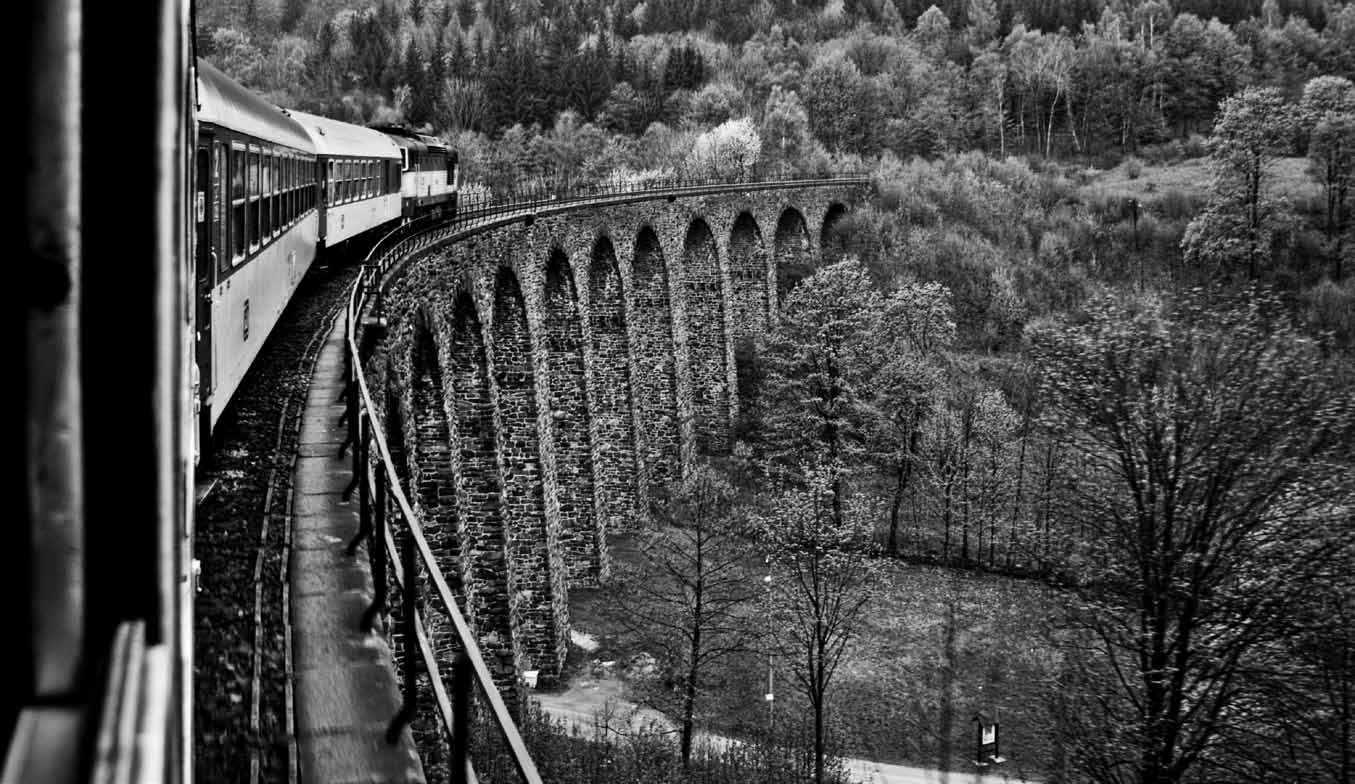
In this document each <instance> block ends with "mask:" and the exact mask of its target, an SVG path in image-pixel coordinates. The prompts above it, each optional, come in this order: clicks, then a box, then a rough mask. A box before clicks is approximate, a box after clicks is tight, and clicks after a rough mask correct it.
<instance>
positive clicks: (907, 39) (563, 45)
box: [198, 0, 1355, 168]
mask: <svg viewBox="0 0 1355 784" xmlns="http://www.w3.org/2000/svg"><path fill="white" fill-rule="evenodd" d="M200 17H201V19H200V23H199V42H198V45H199V50H200V53H202V54H203V55H205V56H207V57H208V58H210V59H212V60H213V61H214V62H216V63H217V64H218V65H220V66H221V67H222V68H223V69H224V70H226V71H227V72H228V73H230V74H232V75H233V76H235V77H236V78H238V79H240V80H242V81H243V82H244V83H245V84H246V85H248V86H250V87H253V88H256V89H259V90H261V91H263V92H265V93H268V94H270V95H272V96H273V97H274V99H275V100H277V101H278V102H279V103H283V104H287V105H294V106H298V107H300V108H304V109H309V110H313V111H320V112H323V113H327V114H331V115H333V116H337V117H342V118H347V119H351V120H355V121H372V120H382V121H391V120H399V121H405V122H408V123H410V124H412V125H415V126H426V127H427V128H428V129H429V130H431V131H434V132H441V133H447V134H455V133H462V132H473V133H475V134H482V135H484V136H485V137H497V136H500V135H501V134H503V133H505V132H506V131H508V130H509V129H511V128H513V127H515V126H522V127H523V128H524V129H527V130H525V131H524V132H525V133H531V130H530V129H532V128H533V127H539V128H543V129H545V128H551V127H553V126H554V125H555V123H556V118H557V117H558V115H559V114H560V113H562V112H566V111H567V112H571V113H573V114H574V116H576V117H577V118H578V120H579V122H580V124H582V125H585V126H588V125H593V126H596V127H598V128H601V129H603V130H606V131H608V132H611V133H613V134H617V135H621V136H624V137H628V138H630V139H632V140H633V139H634V138H636V137H639V136H641V135H642V134H644V133H645V131H646V130H647V129H648V128H649V127H650V126H651V125H652V124H654V123H661V124H662V125H663V126H664V127H665V128H671V129H677V130H694V131H696V132H700V131H703V130H707V129H709V128H712V127H714V126H717V125H719V124H721V123H723V122H725V121H727V120H731V119H739V118H742V117H746V118H748V119H749V120H750V121H751V122H752V123H753V124H754V125H755V126H758V127H765V126H766V125H767V124H768V122H769V121H771V120H770V118H769V116H770V114H771V113H772V112H773V111H774V110H777V109H780V108H782V107H783V105H784V101H785V99H786V98H787V97H788V96H791V95H794V96H795V100H796V101H798V102H799V104H800V106H801V108H802V109H803V110H804V112H805V116H806V118H807V119H808V123H809V129H808V130H809V132H810V137H811V138H810V139H809V141H810V143H811V145H812V146H821V147H822V149H824V150H826V151H828V152H830V153H853V154H860V155H874V154H877V153H879V152H882V151H890V152H893V153H894V154H895V155H898V156H900V157H903V158H907V157H909V156H911V155H925V156H930V155H935V154H939V153H942V152H945V151H953V150H966V149H982V150H988V151H993V152H997V153H999V154H1003V155H1005V154H1006V153H1008V152H1028V153H1039V154H1041V155H1045V156H1049V155H1103V154H1112V155H1114V154H1120V153H1125V152H1136V151H1139V150H1141V149H1142V148H1143V147H1144V146H1145V145H1155V144H1160V143H1162V142H1166V141H1170V140H1171V139H1184V138H1188V137H1189V136H1191V135H1192V134H1197V133H1206V132H1208V131H1209V129H1210V128H1211V127H1212V126H1213V123H1214V120H1215V113H1216V109H1217V107H1218V105H1219V103H1220V102H1221V101H1222V100H1223V99H1224V98H1225V97H1227V96H1229V95H1231V94H1233V93H1234V92H1236V91H1237V90H1239V89H1241V88H1243V87H1246V86H1253V85H1254V86H1266V87H1274V88H1276V89H1278V90H1279V91H1280V94H1281V95H1283V96H1284V97H1285V98H1286V99H1287V100H1290V101H1293V102H1295V103H1297V102H1298V101H1299V100H1300V99H1301V98H1302V95H1303V88H1304V85H1305V84H1307V83H1308V82H1309V81H1310V80H1311V79H1312V78H1314V77H1317V76H1322V75H1328V76H1332V77H1337V78H1346V79H1351V78H1355V5H1351V4H1349V3H1343V2H1336V0H1285V2H1279V1H1278V0H1277V2H1269V3H1262V2H1259V1H1258V2H1251V1H1250V0H1249V1H1248V2H1232V0H1229V1H1228V2H1223V1H1222V0H1220V1H1218V2H1210V1H1209V0H1188V1H1185V2H1176V3H1171V4H1168V3H1165V2H1162V1H1161V0H1137V1H1131V0H1080V1H1079V2H1063V0H1060V2H1052V1H1051V0H942V2H937V3H931V2H926V3H923V2H916V1H915V0H851V2H845V3H842V4H841V5H838V4H833V3H818V2H808V3H790V2H785V1H784V0H781V1H777V2H773V0H742V1H741V2H734V0H706V1H705V2H688V0H683V1H682V2H675V1H671V0H650V2H647V3H643V4H639V5H635V6H633V7H632V6H628V5H627V4H617V3H615V2H612V0H591V2H585V3H559V2H549V3H548V2H540V1H539V0H516V1H515V2H505V3H498V2H494V3H477V2H473V0H456V1H455V2H447V1H446V0H381V2H372V3H364V2H356V1H354V2H334V1H333V0H331V1H329V2H321V0H285V2H283V1H282V0H273V2H266V1H265V0H247V2H239V0H234V1H233V0H215V2H210V3H206V4H204V7H203V9H202V11H201V13H200ZM776 96H780V98H777V97H776ZM771 122H773V124H775V121H771ZM464 140H465V139H464V138H463V141H464ZM793 140H794V141H795V142H796V143H797V144H803V141H804V140H803V139H800V138H794V139H793ZM1295 141H1297V140H1295ZM766 142H767V144H766V152H767V157H768V159H771V158H773V157H777V156H779V159H780V160H782V161H785V160H798V159H797V158H792V157H791V156H790V154H789V153H788V152H787V151H785V150H782V149H781V148H780V147H778V146H776V144H774V143H773V142H777V143H779V142H780V136H778V137H776V138H775V139H768V140H766ZM484 143H487V141H486V142H484ZM806 152H809V151H808V150H807V151H806ZM639 168H647V167H643V166H642V167H639Z"/></svg>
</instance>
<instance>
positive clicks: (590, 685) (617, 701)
mask: <svg viewBox="0 0 1355 784" xmlns="http://www.w3.org/2000/svg"><path fill="white" fill-rule="evenodd" d="M532 699H534V700H536V701H537V702H538V703H539V704H540V705H541V709H542V710H543V711H545V713H546V715H548V716H551V717H554V718H556V719H560V720H563V721H564V722H566V723H567V724H568V725H569V726H570V727H571V728H576V729H578V730H579V731H580V732H582V733H584V734H588V733H591V732H592V731H593V730H594V729H597V730H601V731H603V732H605V733H607V734H612V735H618V736H624V735H628V734H635V733H637V732H641V731H651V732H652V731H655V730H658V731H666V732H676V731H677V727H676V725H675V724H674V723H673V722H672V721H670V720H669V719H668V717H667V716H664V715H663V714H662V713H660V712H658V711H656V710H654V709H652V708H645V707H642V706H639V705H636V704H635V703H633V702H630V701H628V700H626V699H625V698H624V696H623V692H622V687H621V683H620V682H619V681H617V680H615V679H612V678H603V679H599V680H583V681H576V682H575V683H573V684H571V685H570V687H569V689H568V690H566V691H564V692H561V693H559V694H533V695H532ZM697 742H698V743H702V742H704V743H708V744H711V745H714V746H720V745H726V744H733V743H738V741H736V740H732V739H730V738H726V737H722V736H719V735H712V734H709V733H700V734H699V735H698V741H697ZM846 763H847V767H848V769H850V770H851V771H852V773H853V775H854V777H855V778H856V779H857V780H858V781H860V782H863V784H977V782H983V783H984V784H999V782H1003V783H1005V782H1030V784H1038V782H1036V780H1035V779H1019V778H1013V777H1009V776H1008V775H1006V774H1003V773H990V774H987V775H983V776H979V775H977V774H975V773H973V772H966V773H961V772H953V771H941V770H933V769H930V768H915V767H912V766H910V765H890V764H884V763H879V762H871V761H869V760H862V759H847V760H846Z"/></svg>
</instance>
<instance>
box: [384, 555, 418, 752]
mask: <svg viewBox="0 0 1355 784" xmlns="http://www.w3.org/2000/svg"><path fill="white" fill-rule="evenodd" d="M400 561H401V563H402V565H403V566H404V572H405V579H404V583H403V584H402V585H401V586H400V597H401V599H402V601H401V603H400V604H401V616H402V617H401V618H400V621H401V626H402V627H403V629H404V635H403V636H404V639H403V640H402V641H401V647H402V648H403V649H404V653H405V667H404V670H405V671H404V673H403V674H404V676H405V677H404V699H403V701H402V703H401V705H400V712H399V713H397V714H395V718H394V719H393V720H391V725H390V727H389V728H388V729H387V730H386V742H387V743H389V744H391V745H394V744H395V743H396V741H398V740H399V739H400V732H401V731H402V730H404V728H405V727H406V726H407V725H408V724H409V723H410V722H412V721H414V717H415V716H416V715H418V710H419V667H418V661H419V658H420V656H421V653H420V651H419V641H418V634H419V632H418V624H417V623H415V621H414V614H415V612H417V610H418V607H419V555H418V550H417V549H415V545H414V537H413V536H406V537H405V538H404V542H403V543H402V545H401V547H400Z"/></svg>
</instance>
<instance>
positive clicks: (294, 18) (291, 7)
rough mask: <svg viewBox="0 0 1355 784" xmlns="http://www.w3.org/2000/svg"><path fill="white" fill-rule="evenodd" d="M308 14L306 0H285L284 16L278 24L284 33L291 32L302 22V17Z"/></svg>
mask: <svg viewBox="0 0 1355 784" xmlns="http://www.w3.org/2000/svg"><path fill="white" fill-rule="evenodd" d="M305 15H306V0H285V2H284V3H283V5H282V16H281V18H280V19H279V20H278V26H279V27H280V28H281V29H282V32H284V33H291V32H294V31H295V30H296V26H297V25H299V24H301V19H302V17H304V16H305Z"/></svg>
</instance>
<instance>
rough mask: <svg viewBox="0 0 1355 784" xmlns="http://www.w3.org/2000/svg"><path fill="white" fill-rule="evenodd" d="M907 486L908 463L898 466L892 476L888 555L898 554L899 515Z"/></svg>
mask: <svg viewBox="0 0 1355 784" xmlns="http://www.w3.org/2000/svg"><path fill="white" fill-rule="evenodd" d="M907 485H908V462H907V461H906V460H905V461H904V462H902V463H900V464H899V468H898V471H897V472H895V475H894V498H893V503H892V504H890V507H889V554H890V555H898V554H899V513H900V512H901V511H902V507H903V495H904V489H905V488H906V487H907Z"/></svg>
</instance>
